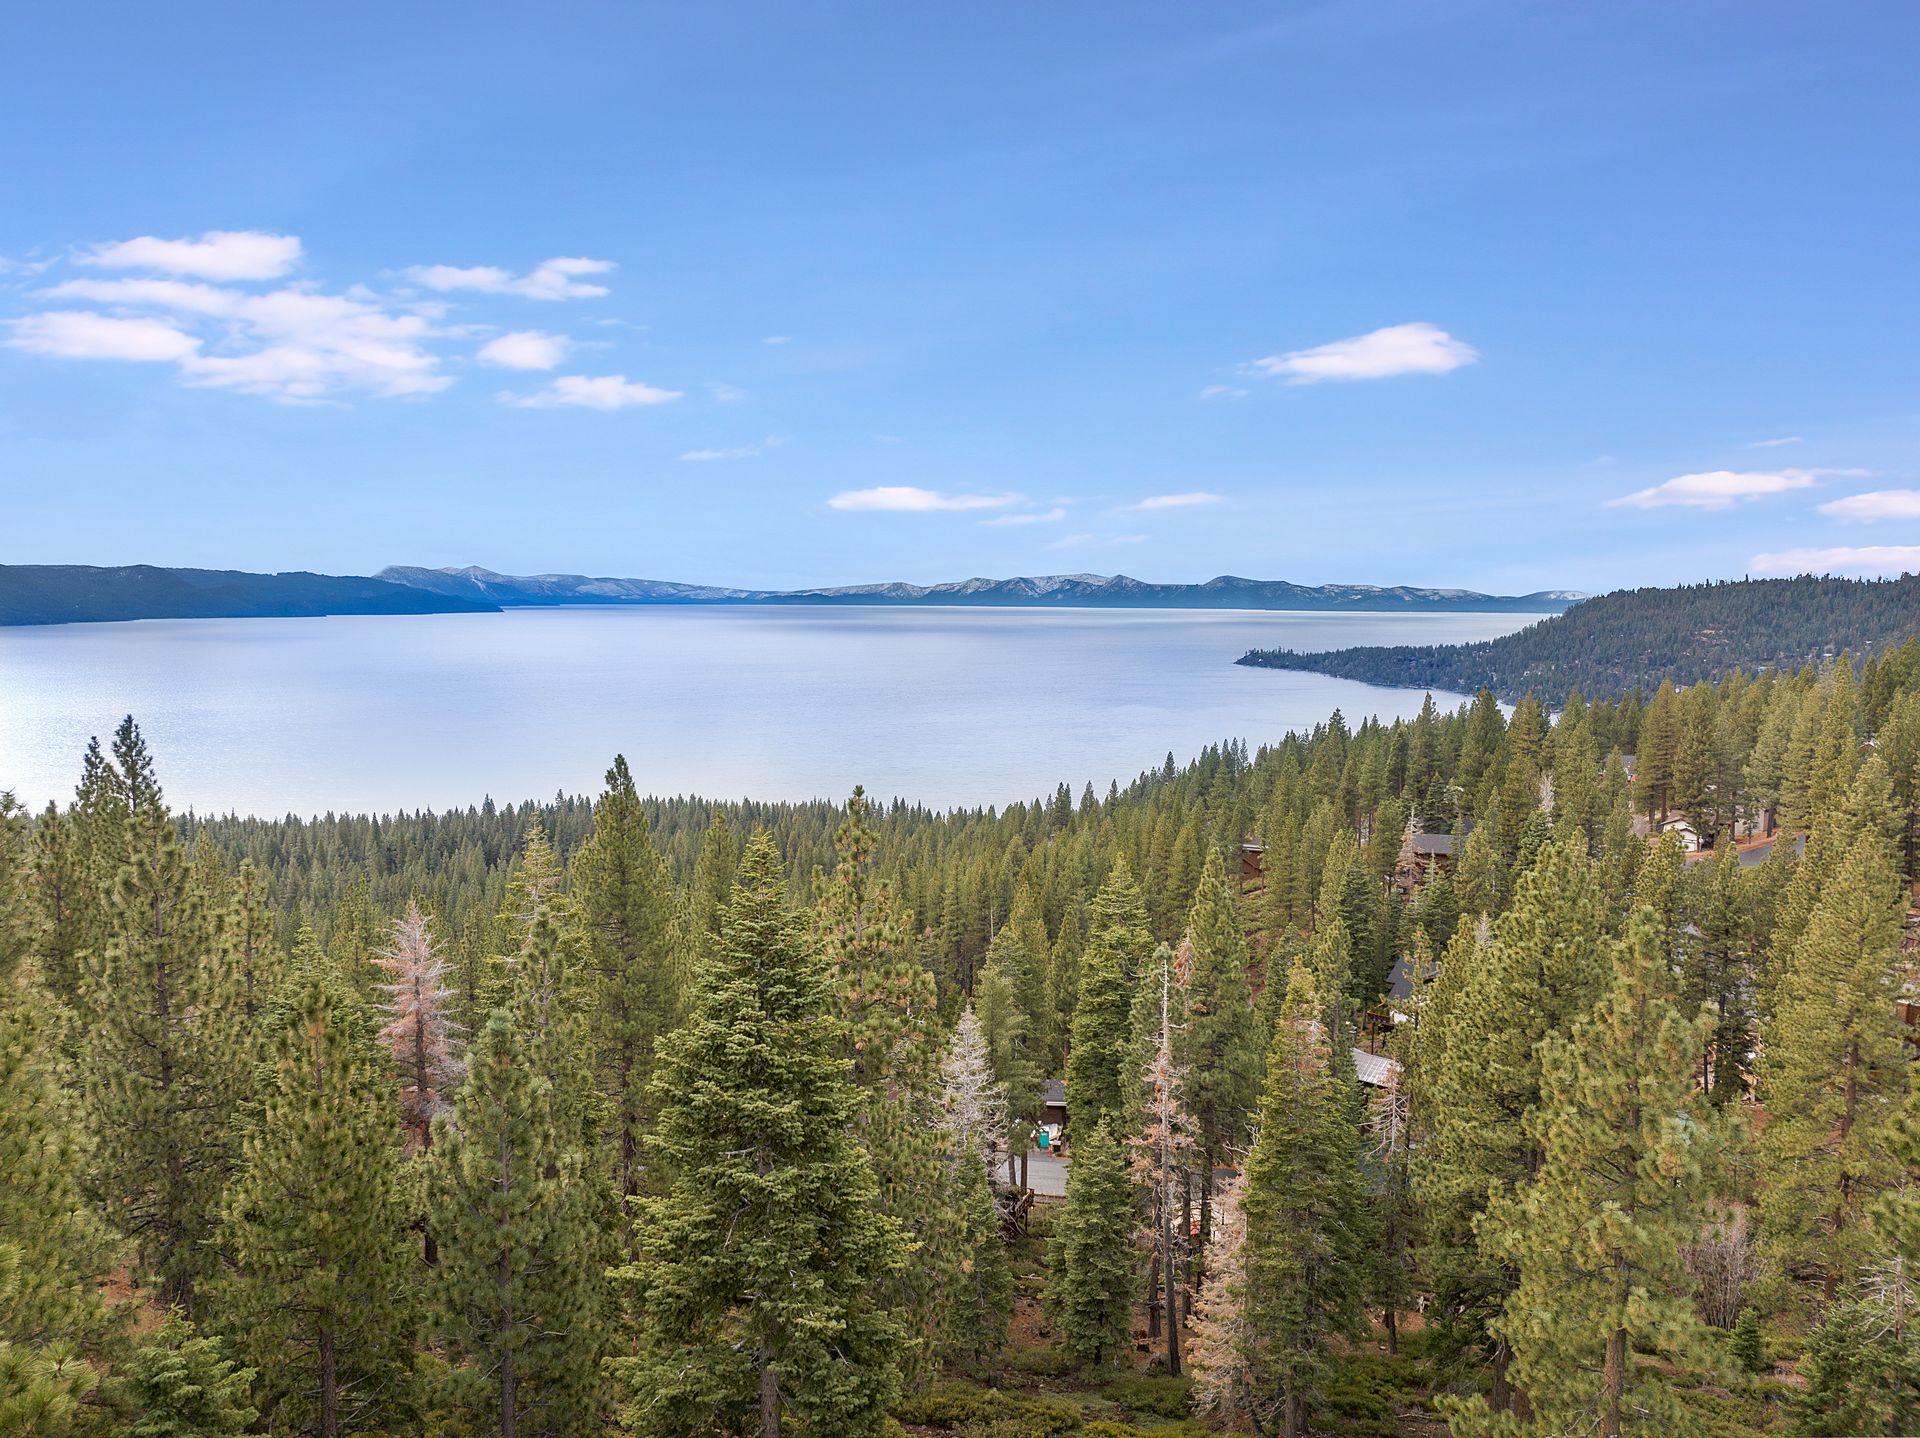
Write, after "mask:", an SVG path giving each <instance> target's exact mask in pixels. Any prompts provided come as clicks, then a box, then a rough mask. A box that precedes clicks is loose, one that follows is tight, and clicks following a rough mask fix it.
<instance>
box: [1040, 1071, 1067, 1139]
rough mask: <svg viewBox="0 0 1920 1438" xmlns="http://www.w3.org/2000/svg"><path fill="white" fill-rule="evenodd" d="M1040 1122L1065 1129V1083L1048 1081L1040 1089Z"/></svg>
mask: <svg viewBox="0 0 1920 1438" xmlns="http://www.w3.org/2000/svg"><path fill="white" fill-rule="evenodd" d="M1040 1122H1041V1123H1042V1124H1053V1125H1056V1126H1058V1127H1060V1128H1065V1127H1066V1123H1067V1081H1066V1080H1065V1079H1048V1080H1047V1081H1046V1083H1044V1084H1043V1085H1041V1088H1040Z"/></svg>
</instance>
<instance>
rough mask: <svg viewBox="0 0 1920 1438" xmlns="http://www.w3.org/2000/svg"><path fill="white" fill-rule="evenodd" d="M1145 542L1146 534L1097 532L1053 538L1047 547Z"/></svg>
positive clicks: (1080, 546) (1077, 547)
mask: <svg viewBox="0 0 1920 1438" xmlns="http://www.w3.org/2000/svg"><path fill="white" fill-rule="evenodd" d="M1146 542H1147V536H1146V535H1144V534H1111V535H1106V536H1101V535H1098V534H1068V535H1064V536H1062V537H1061V538H1059V539H1056V540H1054V542H1053V543H1052V544H1049V545H1048V546H1047V548H1048V549H1081V548H1084V547H1085V546H1087V545H1089V544H1145V543H1146Z"/></svg>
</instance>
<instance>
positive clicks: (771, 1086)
mask: <svg viewBox="0 0 1920 1438" xmlns="http://www.w3.org/2000/svg"><path fill="white" fill-rule="evenodd" d="M829 983H830V975H829V973H828V971H827V968H826V965H825V963H824V962H823V961H822V959H821V957H820V955H819V954H818V953H817V952H816V951H815V950H814V949H813V948H812V946H811V945H810V944H809V943H808V942H807V938H806V934H805V930H804V928H803V927H802V925H801V923H800V922H799V920H798V919H797V918H796V917H795V916H794V915H793V914H792V913H791V912H790V911H789V910H788V908H787V904H786V890H785V885H784V883H783V882H782V879H781V874H780V863H779V859H778V858H777V856H776V855H775V853H774V848H773V844H772V842H771V841H770V840H769V839H768V838H767V837H766V836H765V835H764V834H761V835H757V836H756V837H755V838H754V840H753V842H752V843H751V844H750V845H749V846H748V849H747V853H746V856H745V858H744V860H743V861H742V864H741V868H740V875H739V883H738V885H737V886H736V888H735V890H734V893H733V897H732V900H731V902H730V903H729V904H728V905H727V907H726V909H725V912H724V917H723V923H722V928H721V934H720V938H719V943H718V946H717V951H716V953H715V954H714V956H713V957H712V959H711V960H710V961H708V962H707V963H706V964H705V965H704V966H703V968H702V970H701V972H700V973H699V975H698V983H697V993H698V997H697V1000H696V1003H695V1007H694V1010H693V1013H692V1014H691V1016H690V1017H689V1018H688V1020H687V1022H686V1023H685V1024H684V1025H683V1026H682V1027H681V1028H680V1029H679V1030H678V1031H676V1032H675V1033H674V1034H673V1035H672V1036H671V1037H670V1038H669V1039H668V1040H667V1041H666V1043H665V1045H664V1046H663V1049H662V1059H663V1065H662V1070H661V1074H660V1077H659V1078H658V1079H657V1080H656V1084H655V1088H656V1095H657V1099H658V1101H659V1102H660V1104H661V1118H660V1125H659V1129H658V1131H657V1133H656V1134H655V1135H654V1137H653V1139H652V1140H651V1144H650V1151H651V1153H652V1155H653V1158H654V1160H655V1161H656V1162H657V1163H658V1164H659V1165H660V1167H661V1169H662V1170H663V1171H664V1172H665V1173H666V1174H668V1175H670V1187H669V1188H668V1190H667V1192H666V1193H665V1194H664V1195H663V1196H662V1197H660V1198H658V1199H653V1200H648V1201H645V1202H644V1203H643V1212H644V1214H645V1221H644V1222H643V1223H642V1224H641V1225H640V1227H639V1230H638V1233H639V1239H640V1248H641V1253H640V1258H639V1260H638V1261H637V1262H636V1263H634V1264H633V1265H631V1266H629V1267H628V1268H626V1269H624V1270H622V1271H621V1275H620V1276H621V1279H622V1281H623V1282H624V1283H625V1284H626V1285H627V1286H628V1288H629V1292H630V1303H629V1312H630V1313H631V1314H632V1316H633V1318H634V1320H635V1323H636V1326H637V1329H638V1343H639V1351H638V1353H637V1354H636V1355H635V1356H634V1357H632V1358H627V1359H621V1360H618V1361H617V1362H616V1363H615V1364H614V1367H615V1369H616V1370H617V1371H618V1372H619V1374H620V1376H621V1377H622V1379H623V1380H624V1383H625V1388H626V1392H627V1394H628V1402H627V1408H626V1413H625V1421H626V1423H627V1425H628V1426H629V1427H630V1428H632V1429H633V1430H634V1431H636V1432H639V1433H644V1434H662V1435H665V1434H705V1433H713V1432H740V1431H758V1432H759V1433H760V1434H761V1435H763V1438H775V1435H777V1434H778V1433H779V1432H780V1431H781V1427H782V1424H783V1422H784V1420H785V1419H786V1418H787V1417H788V1416H789V1415H791V1416H792V1417H794V1418H795V1419H796V1420H797V1421H798V1422H799V1423H801V1424H803V1425H805V1426H807V1428H808V1429H809V1431H816V1432H821V1433H827V1432H832V1433H846V1434H860V1433H873V1432H876V1431H877V1430H878V1429H879V1427H880V1423H881V1420H882V1417H883V1416H884V1414H885V1412H886V1410H887V1407H888V1406H889V1404H891V1402H892V1401H893V1398H894V1396H895V1394H896V1393H897V1392H898V1382H899V1380H898V1368H897V1364H898V1354H899V1350H900V1347H901V1344H902V1342H903V1341H904V1338H905V1333H904V1325H903V1322H902V1317H901V1315H900V1314H898V1313H897V1312H895V1311H893V1310H890V1309H888V1308H885V1307H882V1306H880V1305H878V1304H876V1303H875V1302H874V1301H873V1299H872V1296H871V1293H872V1289H873V1287H874V1285H875V1284H876V1283H878V1282H882V1281H885V1280H887V1279H890V1278H891V1277H892V1276H893V1275H895V1274H897V1273H898V1272H899V1271H900V1270H901V1268H902V1267H903V1266H904V1265H905V1263H906V1262H907V1254H906V1253H905V1252H904V1251H903V1245H902V1243H901V1239H900V1232H899V1227H898V1225H897V1224H895V1223H894V1222H893V1221H892V1220H890V1219H888V1218H887V1217H885V1216H883V1215H882V1214H880V1213H879V1212H877V1211H876V1206H875V1199H876V1190H875V1184H874V1179H873V1175H872V1172H871V1170H870V1168H869V1166H868V1163H867V1160H866V1158H865V1156H864V1155H863V1154H862V1153H861V1152H860V1149H859V1147H858V1145H857V1143H856V1142H855V1140H854V1138H853V1136H852V1133H851V1131H850V1124H851V1122H852V1120H853V1118H854V1116H855V1114H856V1112H857V1111H858V1109H859V1105H860V1095H859V1091H858V1090H857V1089H856V1088H855V1087H854V1085H853V1083H852V1081H851V1078H850V1076H849V1073H848V1065H847V1060H846V1058H845V1057H844V1050H843V1044H844V1042H845V1037H844V1034H843V1032H842V1029H841V1026H840V1024H839V1022H838V1021H837V1020H836V1019H835V1018H834V1017H833V1016H832V1000H831V992H830V987H829Z"/></svg>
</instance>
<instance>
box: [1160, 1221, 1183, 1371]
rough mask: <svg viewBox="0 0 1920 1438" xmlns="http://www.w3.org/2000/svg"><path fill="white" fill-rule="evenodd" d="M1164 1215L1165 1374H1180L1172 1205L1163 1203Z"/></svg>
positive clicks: (1178, 1312) (1178, 1319) (1178, 1313)
mask: <svg viewBox="0 0 1920 1438" xmlns="http://www.w3.org/2000/svg"><path fill="white" fill-rule="evenodd" d="M1162 1207H1163V1208H1164V1209H1165V1210H1166V1216H1165V1218H1164V1219H1163V1220H1162V1223H1161V1228H1162V1230H1163V1232H1162V1237H1161V1242H1162V1243H1163V1244H1165V1245H1166V1251H1167V1261H1166V1263H1165V1265H1163V1266H1164V1267H1165V1269H1166V1284H1167V1288H1166V1301H1167V1375H1168V1376H1169V1377H1172V1378H1178V1377H1179V1376H1180V1308H1179V1299H1178V1297H1177V1287H1178V1285H1177V1281H1176V1270H1175V1268H1174V1262H1173V1205H1172V1204H1170V1203H1168V1204H1163V1205H1162Z"/></svg>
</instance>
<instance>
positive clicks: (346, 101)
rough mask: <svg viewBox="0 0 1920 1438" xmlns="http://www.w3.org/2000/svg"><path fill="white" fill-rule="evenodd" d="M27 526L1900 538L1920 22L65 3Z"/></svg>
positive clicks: (1283, 559)
mask: <svg viewBox="0 0 1920 1438" xmlns="http://www.w3.org/2000/svg"><path fill="white" fill-rule="evenodd" d="M8 48H9V51H10V52H11V56H12V63H11V64H10V65H9V67H8V68H9V73H8V82H7V84H6V85H5V86H4V87H0V175H3V176H4V177H5V178H4V180H0V194H4V203H0V495H3V496H4V513H5V514H6V516H7V521H8V522H7V523H5V524H4V525H0V562H77V563H129V562H150V563H162V564H197V565H215V566H225V567H235V568H251V569H277V568H309V569H317V570H323V571H332V572H347V573H364V572H370V571H371V570H373V569H376V568H378V567H379V566H381V565H383V564H387V563H425V564H464V563H480V564H485V565H488V566H491V567H493V568H497V569H502V570H509V571H515V572H529V571H547V570H562V571H570V572H582V571H584V572H590V573H602V574H625V575H645V576H651V577H658V578H671V579H682V580H695V581H710V582H727V583H739V584H752V585H767V586H773V585H798V584H810V583H827V582H853V581H860V580H873V579H892V578H903V579H913V580H921V581H931V580H940V579H949V578H956V577H961V576H964V575H969V574H987V575H995V576H998V575H1008V574H1022V573H1026V574H1031V573H1052V572H1070V571H1083V570H1088V571H1095V572H1100V573H1111V572H1114V571H1116V570H1123V571H1125V572H1127V573H1131V574H1136V575H1140V576H1143V577H1147V578H1152V579H1164V580H1197V579H1204V578H1207V577H1209V576H1211V575H1214V574H1218V573H1238V574H1244V575H1252V576H1258V577H1282V578H1290V579H1296V580H1301V581H1305V582H1325V581H1373V582H1383V583H1395V582H1408V583H1434V584H1461V585H1468V586H1471V587H1475V588H1482V589H1489V590H1497V591H1501V592H1515V591H1522V590H1530V589H1535V588H1543V587H1562V586H1566V587H1574V588H1581V589H1589V590H1602V589H1607V588H1613V587H1618V586H1620V585H1625V584H1633V583H1668V582H1674V581H1680V580H1692V579H1702V578H1709V577H1732V576H1737V575H1739V574H1742V573H1747V572H1756V573H1757V572H1762V571H1768V570H1790V569H1793V568H1798V567H1802V566H1804V565H1811V566H1813V567H1816V568H1833V569H1844V570H1847V571H1849V572H1874V571H1877V570H1885V569H1893V570H1896V571H1897V570H1898V569H1899V568H1900V567H1902V566H1905V567H1908V568H1916V569H1920V463H1917V462H1916V456H1917V455H1920V385H1917V383H1916V382H1917V381H1920V362H1916V357H1915V356H1916V348H1915V334H1916V327H1915V324H1914V321H1915V317H1916V312H1917V307H1916V300H1920V280H1916V266H1915V265H1914V262H1913V246H1914V235H1915V232H1916V229H1917V228H1920V226H1917V224H1916V222H1917V221H1920V204H1917V203H1916V169H1915V165H1914V159H1913V146H1914V139H1915V136H1916V134H1920V87H1917V86H1915V85H1914V83H1913V71H1912V61H1913V57H1914V55H1915V54H1916V53H1920V10H1916V9H1915V8H1914V7H1911V6H1903V5H1883V4H1869V3H1845V0H1842V3H1836V4H1831V5H1822V6H1812V5H1807V4H1805V3H1768V0H1760V3H1753V0H1744V3H1711V2H1710V0H1702V3H1687V4H1684V5H1675V4H1672V3H1666V0H1662V3H1619V4H1608V5H1565V4H1554V5H1542V4H1538V3H1481V0H1447V3H1432V0H1429V3H1418V4H1410V3H1400V0H1349V3H1264V4H1235V3H1217V4H1193V5H1167V4H1164V3H1142V4H1135V3H1124V0H1109V3H1105V4H1101V5H1091V4H1081V3H1063V4H1050V5H1028V6H993V5H989V6H940V7H934V6H917V5H880V4H866V5H846V4H836V3H816V4H810V5H804V6H802V5H793V4H785V3H783V4H748V3H740V4H725V5H709V6H663V5H637V4H628V3H621V4H613V3H609V4H570V3H554V4H548V5H545V6H541V7H528V6H524V5H515V6H507V5H498V4H486V3H481V4H474V5H468V6H461V7H446V6H399V7H395V6H385V7H377V8H367V7H355V6H337V5H329V6H321V5H310V4H296V5H278V6H259V5H244V6H243V5H238V4H231V5H225V4H223V5H211V4H194V3H182V4H175V5H169V6H164V7H127V8H121V9H118V10H116V11H115V12H114V16H113V20H112V23H111V24H110V25H109V24H107V23H104V22H103V21H102V20H101V18H100V16H99V15H98V14H97V13H95V12H92V11H89V10H87V9H86V8H85V7H72V6H64V7H63V6H38V7H30V8H29V9H28V10H24V11H21V12H20V13H18V14H16V15H15V16H13V17H12V18H11V20H10V23H9V47H8Z"/></svg>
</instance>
